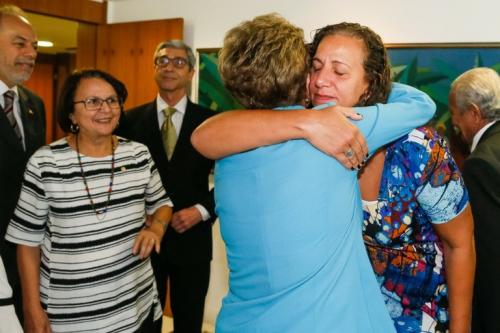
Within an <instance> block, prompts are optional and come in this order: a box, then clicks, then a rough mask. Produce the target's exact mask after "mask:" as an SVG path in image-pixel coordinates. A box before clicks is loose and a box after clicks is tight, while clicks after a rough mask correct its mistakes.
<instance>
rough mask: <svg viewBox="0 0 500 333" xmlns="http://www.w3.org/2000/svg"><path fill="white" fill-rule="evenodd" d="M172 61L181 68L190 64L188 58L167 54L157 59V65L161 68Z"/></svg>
mask: <svg viewBox="0 0 500 333" xmlns="http://www.w3.org/2000/svg"><path fill="white" fill-rule="evenodd" d="M170 63H172V65H174V67H176V68H179V69H181V68H184V66H186V65H187V64H188V60H187V59H186V58H182V57H175V58H169V57H167V56H161V57H157V58H156V59H155V65H156V66H158V67H160V68H165V67H167V66H168V64H170Z"/></svg>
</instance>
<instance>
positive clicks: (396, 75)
mask: <svg viewBox="0 0 500 333" xmlns="http://www.w3.org/2000/svg"><path fill="white" fill-rule="evenodd" d="M388 51H389V58H390V60H391V65H392V73H393V79H394V81H398V82H401V83H406V84H409V85H411V86H414V87H416V88H418V89H420V90H422V91H425V92H426V93H427V94H428V95H429V96H430V97H431V98H432V99H433V100H434V102H436V105H437V112H436V115H435V117H434V119H433V122H432V124H433V125H434V126H435V127H436V128H437V129H439V130H440V132H441V133H444V134H450V131H451V130H452V128H451V126H450V120H451V117H450V113H449V111H448V93H449V90H450V85H451V83H452V82H453V80H455V78H457V77H458V76H459V75H460V74H461V73H463V72H465V71H467V70H469V69H471V68H474V67H483V66H485V67H491V68H493V69H495V70H496V71H497V72H500V46H499V47H460V48H454V47H453V48H451V47H429V48H423V47H416V48H389V49H388Z"/></svg>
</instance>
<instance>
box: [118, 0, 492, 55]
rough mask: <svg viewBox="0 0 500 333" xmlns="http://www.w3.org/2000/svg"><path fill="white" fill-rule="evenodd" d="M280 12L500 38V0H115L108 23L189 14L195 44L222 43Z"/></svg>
mask: <svg viewBox="0 0 500 333" xmlns="http://www.w3.org/2000/svg"><path fill="white" fill-rule="evenodd" d="M269 12H277V13H280V14H281V15H283V16H284V17H285V18H287V19H288V20H289V21H291V22H292V23H294V24H296V25H298V26H300V27H302V28H303V29H304V32H305V35H306V38H307V39H308V40H309V39H310V38H309V37H310V36H311V33H312V31H313V30H314V29H316V28H319V27H322V26H324V25H327V24H331V23H337V22H340V21H352V22H359V23H362V24H364V25H367V26H369V27H371V28H372V29H373V30H375V31H376V32H377V33H379V34H380V35H381V36H382V38H383V40H384V42H386V43H434V42H436V43H440V42H500V17H499V13H500V1H499V0H474V1H472V0H344V1H335V0H309V1H307V0H302V1H298V0H175V1H173V0H111V1H110V2H109V3H108V22H109V23H117V22H127V21H141V20H154V19H163V18H174V17H183V18H184V23H185V31H184V35H185V40H186V42H187V43H188V44H190V45H191V46H192V47H193V48H195V49H196V48H209V47H220V46H221V45H222V40H223V38H224V33H225V31H227V30H228V29H229V28H231V27H232V26H234V25H236V24H238V23H239V22H241V21H243V20H247V19H250V18H252V17H253V16H256V15H260V14H265V13H269Z"/></svg>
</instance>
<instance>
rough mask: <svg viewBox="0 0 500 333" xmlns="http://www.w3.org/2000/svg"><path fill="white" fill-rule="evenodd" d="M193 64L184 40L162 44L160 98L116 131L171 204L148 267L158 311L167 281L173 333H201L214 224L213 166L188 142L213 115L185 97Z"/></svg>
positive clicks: (158, 75)
mask: <svg viewBox="0 0 500 333" xmlns="http://www.w3.org/2000/svg"><path fill="white" fill-rule="evenodd" d="M194 65H195V57H194V55H193V52H192V50H191V49H190V48H189V47H188V46H187V45H185V44H184V43H183V42H182V41H175V40H172V41H165V42H162V43H160V44H159V45H158V47H157V48H156V51H155V53H154V68H155V80H156V83H157V86H158V96H157V98H156V99H155V100H154V101H152V102H151V103H148V104H145V105H142V106H139V107H136V108H134V109H132V110H129V111H128V112H126V115H125V116H124V119H123V120H122V121H121V124H120V129H119V130H118V133H119V134H121V135H123V136H125V137H127V138H129V139H132V140H135V141H138V142H141V143H143V144H145V145H146V146H148V148H149V150H150V152H151V155H152V156H153V160H154V162H155V164H156V166H157V167H158V170H159V172H160V175H161V178H162V182H163V185H164V186H165V189H166V190H167V192H168V194H169V196H170V198H171V199H172V201H173V203H174V214H173V216H172V221H171V223H170V225H169V226H168V229H167V232H166V235H165V236H164V238H163V241H162V247H161V253H160V255H155V256H152V263H153V269H154V271H155V277H156V282H157V286H158V292H159V295H160V299H161V302H162V306H165V294H166V286H167V280H169V281H170V301H171V307H172V313H173V317H174V331H175V333H184V332H189V333H191V332H193V333H194V332H197V333H199V332H201V326H202V321H203V310H204V304H205V296H206V293H207V290H208V283H209V276H210V261H211V259H212V228H211V226H212V222H213V221H214V219H215V212H214V197H213V190H212V191H209V181H208V176H209V173H210V170H211V169H212V167H213V161H212V160H209V159H206V158H205V157H203V156H201V155H200V154H199V153H198V152H197V151H196V150H195V149H194V148H193V146H192V145H191V141H190V138H191V133H192V132H193V130H194V129H195V128H196V127H197V126H198V125H199V124H201V123H202V122H203V121H204V120H205V119H207V118H208V117H210V116H211V115H212V114H213V113H212V111H210V110H208V109H205V108H203V107H200V106H198V105H196V104H193V103H192V102H191V101H190V100H189V99H188V98H187V91H188V89H189V85H190V83H191V79H192V77H193V74H194ZM168 110H170V111H168Z"/></svg>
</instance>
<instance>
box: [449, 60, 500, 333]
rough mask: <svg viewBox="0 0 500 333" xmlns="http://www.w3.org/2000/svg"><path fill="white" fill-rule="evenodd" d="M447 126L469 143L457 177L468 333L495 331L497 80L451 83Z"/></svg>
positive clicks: (499, 304) (498, 322) (470, 77)
mask: <svg viewBox="0 0 500 333" xmlns="http://www.w3.org/2000/svg"><path fill="white" fill-rule="evenodd" d="M449 105H450V110H451V114H452V122H453V124H454V125H455V126H456V127H458V128H459V130H460V132H461V133H462V136H463V137H464V139H465V140H466V141H467V142H468V143H469V144H470V145H471V154H470V156H469V157H468V158H467V159H466V160H465V162H464V166H463V176H464V180H465V184H466V185H467V188H468V190H469V196H470V202H471V207H472V214H473V216H474V224H475V226H474V228H475V232H474V234H475V240H476V253H477V256H476V257H477V264H476V278H475V284H474V303H473V314H472V332H473V333H498V332H500V318H499V314H500V246H499V245H498V244H499V242H500V121H499V119H500V77H499V76H498V74H497V72H495V71H494V70H492V69H490V68H474V69H471V70H469V71H467V72H465V73H463V74H462V75H460V76H459V77H458V78H457V79H456V80H455V81H454V82H453V84H452V86H451V92H450V96H449Z"/></svg>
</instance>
